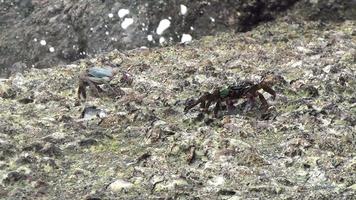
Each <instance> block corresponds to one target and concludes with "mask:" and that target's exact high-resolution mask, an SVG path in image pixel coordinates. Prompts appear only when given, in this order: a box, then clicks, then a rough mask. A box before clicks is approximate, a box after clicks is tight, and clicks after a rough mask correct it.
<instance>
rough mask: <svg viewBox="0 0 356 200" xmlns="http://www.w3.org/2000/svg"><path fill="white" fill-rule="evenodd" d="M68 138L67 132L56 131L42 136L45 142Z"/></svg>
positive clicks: (61, 140)
mask: <svg viewBox="0 0 356 200" xmlns="http://www.w3.org/2000/svg"><path fill="white" fill-rule="evenodd" d="M66 138H67V134H66V133H63V132H55V133H52V134H51V135H48V136H45V137H44V138H42V140H43V141H45V142H50V143H61V142H63V141H64V140H65V139H66Z"/></svg>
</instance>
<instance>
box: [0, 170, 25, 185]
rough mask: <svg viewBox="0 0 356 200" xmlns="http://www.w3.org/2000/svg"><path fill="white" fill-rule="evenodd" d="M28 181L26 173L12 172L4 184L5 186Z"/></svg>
mask: <svg viewBox="0 0 356 200" xmlns="http://www.w3.org/2000/svg"><path fill="white" fill-rule="evenodd" d="M26 179H27V175H25V174H24V173H22V172H17V171H12V172H9V173H8V174H7V176H6V178H5V179H4V180H3V183H4V184H5V185H9V184H14V183H16V182H19V181H22V180H26Z"/></svg>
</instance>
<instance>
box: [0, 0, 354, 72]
mask: <svg viewBox="0 0 356 200" xmlns="http://www.w3.org/2000/svg"><path fill="white" fill-rule="evenodd" d="M295 2H297V0H288V1H287V0H265V1H260V0H253V1H251V0H242V1H229V0H224V1H221V0H219V1H218V0H207V1H187V0H183V1H173V0H170V1H146V0H135V1H132V0H122V1H112V0H106V1H104V0H91V1H86V0H85V1H83V0H77V1H68V0H60V1H58V0H21V1H19V0H2V1H0V29H1V30H2V31H1V32H0V55H1V59H0V76H5V75H7V74H10V73H12V72H11V71H23V70H24V69H26V68H29V67H31V66H34V67H36V68H48V67H53V66H55V65H58V64H64V63H70V62H72V61H74V60H77V59H80V58H84V57H86V56H88V55H89V56H90V55H94V54H96V53H100V52H103V51H104V52H108V51H112V50H114V49H120V50H123V49H132V48H137V47H141V46H148V47H153V46H157V45H160V41H162V38H164V40H165V42H164V43H163V44H164V45H165V44H171V43H175V42H180V41H181V40H182V37H183V34H190V35H191V36H192V38H193V39H198V38H200V37H201V36H204V35H212V34H216V33H217V32H221V31H226V30H237V31H247V30H249V29H250V28H251V27H254V26H256V24H258V23H259V22H261V21H268V20H271V19H274V18H275V17H276V16H278V15H279V13H280V11H283V10H285V9H286V8H289V7H290V6H292V5H293V4H294V3H295ZM182 5H184V6H186V8H187V12H186V13H184V12H182V10H181V6H182ZM296 7H297V8H298V9H299V10H301V13H300V15H301V16H303V17H305V18H306V19H311V20H320V19H321V20H338V21H339V20H344V19H355V9H354V8H355V7H356V6H355V1H354V0H350V1H344V0H328V1H317V0H300V1H299V3H298V4H297V6H296ZM121 9H128V11H129V13H128V14H127V13H126V14H127V15H125V16H124V14H125V11H123V12H121V14H120V16H121V17H120V16H119V12H120V10H121ZM183 10H184V9H183ZM182 13H184V14H182ZM163 19H169V20H170V22H171V26H170V28H169V29H167V30H166V31H165V32H164V33H163V34H161V35H159V34H157V27H158V25H159V23H160V21H161V20H163ZM130 20H133V23H132V24H131V25H130V26H128V27H127V28H123V23H124V22H130ZM148 39H150V40H151V41H149V40H148ZM5 69H10V72H8V71H6V72H4V70H5Z"/></svg>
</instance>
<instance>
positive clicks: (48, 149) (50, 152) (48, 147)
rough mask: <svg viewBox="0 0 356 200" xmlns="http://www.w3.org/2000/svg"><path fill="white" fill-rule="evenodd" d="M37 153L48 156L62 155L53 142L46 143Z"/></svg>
mask: <svg viewBox="0 0 356 200" xmlns="http://www.w3.org/2000/svg"><path fill="white" fill-rule="evenodd" d="M39 153H42V154H45V155H47V156H50V157H55V156H60V155H62V151H61V149H60V148H59V147H57V146H56V145H55V144H51V143H46V144H45V145H44V147H43V148H42V149H41V150H40V151H39Z"/></svg>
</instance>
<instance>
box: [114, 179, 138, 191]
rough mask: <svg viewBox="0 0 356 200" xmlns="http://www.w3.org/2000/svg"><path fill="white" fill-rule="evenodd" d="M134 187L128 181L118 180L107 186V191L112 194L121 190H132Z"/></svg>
mask: <svg viewBox="0 0 356 200" xmlns="http://www.w3.org/2000/svg"><path fill="white" fill-rule="evenodd" d="M133 186H134V185H133V184H132V183H130V182H128V181H125V180H122V179H118V180H116V181H114V182H113V183H111V184H110V185H109V186H108V189H109V190H110V191H112V192H116V193H118V192H122V190H127V189H130V188H132V187H133Z"/></svg>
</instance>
